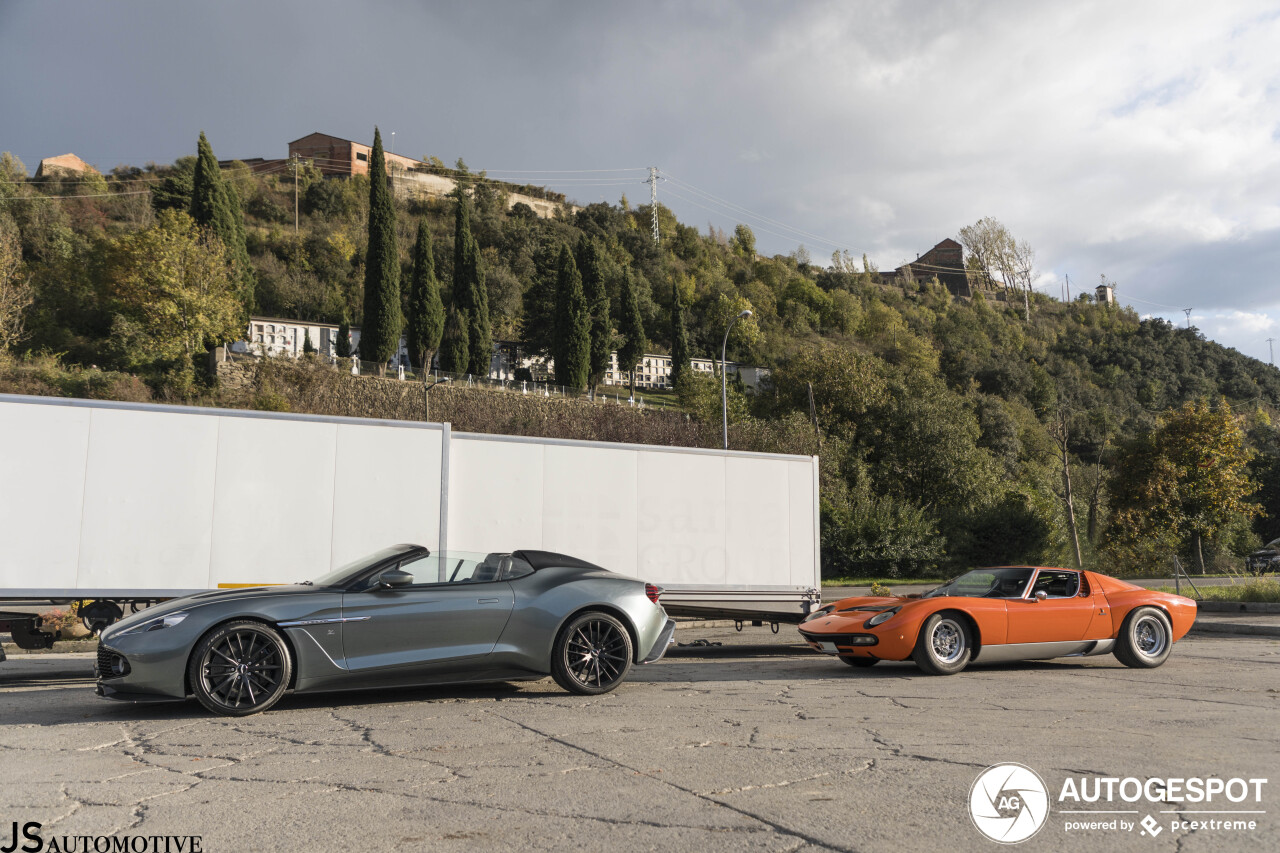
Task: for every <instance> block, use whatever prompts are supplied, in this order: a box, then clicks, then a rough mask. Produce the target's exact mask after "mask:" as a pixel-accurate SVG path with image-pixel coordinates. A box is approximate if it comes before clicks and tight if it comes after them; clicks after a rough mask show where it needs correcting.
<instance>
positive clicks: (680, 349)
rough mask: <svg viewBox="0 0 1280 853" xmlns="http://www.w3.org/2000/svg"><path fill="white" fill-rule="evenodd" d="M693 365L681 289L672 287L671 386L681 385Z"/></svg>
mask: <svg viewBox="0 0 1280 853" xmlns="http://www.w3.org/2000/svg"><path fill="white" fill-rule="evenodd" d="M691 369H692V364H691V361H690V356H689V332H688V330H687V329H686V328H685V320H684V302H683V300H681V299H680V288H679V287H677V286H675V285H674V284H673V285H672V286H671V384H672V385H673V386H676V385H679V384H680V380H681V379H682V378H683V377H684V376H685V374H687V373H689V372H690V371H691Z"/></svg>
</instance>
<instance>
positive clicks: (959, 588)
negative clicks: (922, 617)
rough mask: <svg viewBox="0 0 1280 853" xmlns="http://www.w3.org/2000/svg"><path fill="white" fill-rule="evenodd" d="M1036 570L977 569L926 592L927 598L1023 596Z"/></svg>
mask: <svg viewBox="0 0 1280 853" xmlns="http://www.w3.org/2000/svg"><path fill="white" fill-rule="evenodd" d="M1033 571H1034V570H1033V569H1027V568H1010V569H975V570H974V571H972V572H968V573H966V574H963V575H961V576H960V577H958V578H956V579H955V580H952V581H949V582H947V583H945V584H943V585H942V586H940V587H938V588H937V589H934V590H931V591H929V592H927V593H925V597H926V598H933V597H936V596H948V595H961V596H968V597H971V598H1021V597H1022V594H1023V592H1025V591H1026V589H1027V584H1029V583H1030V582H1031V574H1032V572H1033Z"/></svg>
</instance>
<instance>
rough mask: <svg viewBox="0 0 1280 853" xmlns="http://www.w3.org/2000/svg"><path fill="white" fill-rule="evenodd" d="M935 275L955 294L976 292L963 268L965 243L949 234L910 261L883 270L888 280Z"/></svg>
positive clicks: (887, 281) (888, 281)
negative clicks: (890, 270) (893, 268)
mask: <svg viewBox="0 0 1280 853" xmlns="http://www.w3.org/2000/svg"><path fill="white" fill-rule="evenodd" d="M934 276H937V277H938V281H940V282H942V284H943V286H945V287H946V288H947V290H949V291H951V293H952V294H953V295H955V296H972V295H973V291H972V289H971V288H970V286H969V276H968V274H967V273H966V272H965V268H964V247H963V246H961V245H960V244H959V243H957V242H956V241H955V240H952V239H951V238H950V237H948V238H947V239H945V240H943V241H942V242H941V243H939V244H937V245H936V246H934V247H933V248H932V249H930V250H929V251H927V252H925V253H924V254H923V255H920V256H919V257H917V258H916V259H915V260H914V261H912V262H911V263H907V264H903V265H902V266H900V267H898V268H897V269H895V270H893V272H887V273H881V274H880V277H881V278H882V279H884V281H885V283H887V284H902V283H903V282H907V281H928V280H929V279H931V278H933V277H934Z"/></svg>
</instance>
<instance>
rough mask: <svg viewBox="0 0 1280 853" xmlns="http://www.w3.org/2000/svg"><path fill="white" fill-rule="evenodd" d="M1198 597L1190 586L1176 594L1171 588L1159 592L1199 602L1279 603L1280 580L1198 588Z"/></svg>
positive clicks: (1271, 579) (1270, 579)
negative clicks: (1195, 599)
mask: <svg viewBox="0 0 1280 853" xmlns="http://www.w3.org/2000/svg"><path fill="white" fill-rule="evenodd" d="M1199 590H1200V595H1198V596H1197V595H1196V594H1195V590H1193V589H1191V586H1190V584H1188V585H1187V586H1186V587H1184V588H1183V590H1182V592H1181V593H1178V592H1177V590H1175V589H1174V588H1173V587H1172V586H1162V587H1160V588H1159V590H1158V591H1159V592H1172V593H1175V594H1179V595H1185V596H1187V597H1188V598H1198V599H1199V600H1201V601H1246V602H1253V603H1255V604H1263V603H1280V579H1276V578H1258V579H1257V580H1250V581H1243V582H1241V583H1230V584H1224V585H1222V586H1200V587H1199Z"/></svg>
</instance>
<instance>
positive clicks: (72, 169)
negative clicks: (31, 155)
mask: <svg viewBox="0 0 1280 853" xmlns="http://www.w3.org/2000/svg"><path fill="white" fill-rule="evenodd" d="M85 172H88V173H91V174H94V175H96V174H98V170H97V169H95V168H93V167H92V166H90V165H89V164H88V163H86V162H85V161H83V160H81V159H80V158H79V157H77V156H76V155H74V154H63V155H61V156H58V157H46V158H44V159H43V160H41V161H40V165H39V166H37V167H36V179H37V180H39V179H40V178H59V177H67V176H68V175H79V174H83V173H85Z"/></svg>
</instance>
